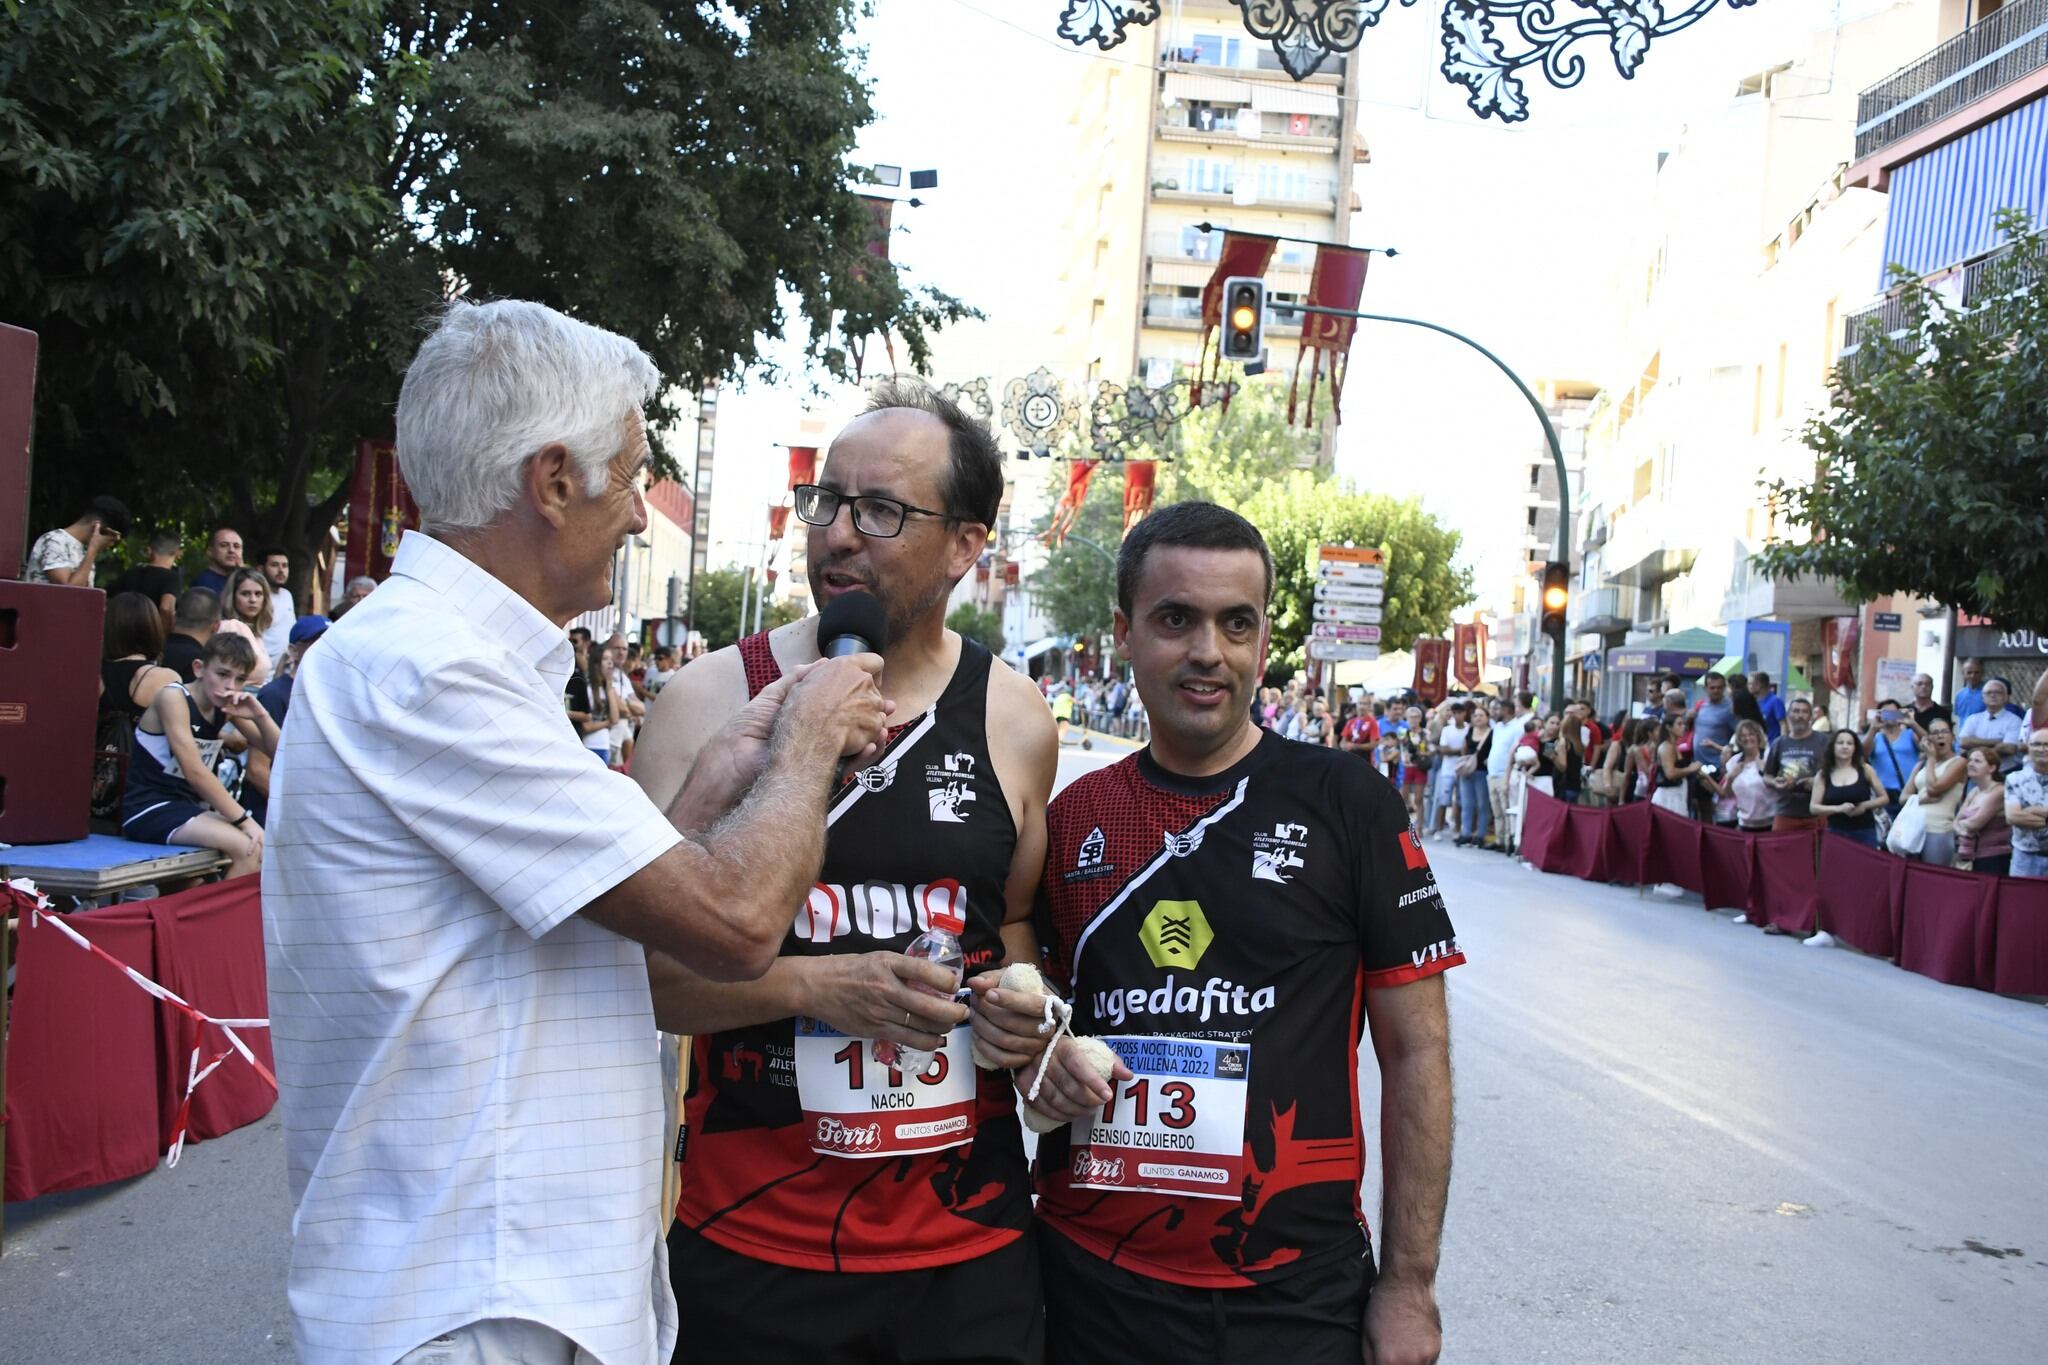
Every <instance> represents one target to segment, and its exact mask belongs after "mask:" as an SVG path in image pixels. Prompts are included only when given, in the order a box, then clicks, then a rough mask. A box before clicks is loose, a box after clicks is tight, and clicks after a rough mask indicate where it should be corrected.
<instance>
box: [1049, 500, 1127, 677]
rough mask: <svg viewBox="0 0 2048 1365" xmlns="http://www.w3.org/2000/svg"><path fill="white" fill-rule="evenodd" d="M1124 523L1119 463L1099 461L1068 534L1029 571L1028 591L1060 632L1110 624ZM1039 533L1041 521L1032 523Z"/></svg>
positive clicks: (1087, 631)
mask: <svg viewBox="0 0 2048 1365" xmlns="http://www.w3.org/2000/svg"><path fill="white" fill-rule="evenodd" d="M1050 486H1051V487H1052V488H1053V495H1054V496H1055V497H1057V496H1058V495H1059V493H1060V492H1062V491H1064V490H1065V488H1066V486H1067V467H1066V466H1065V465H1064V464H1060V463H1057V462H1055V463H1054V464H1053V466H1052V475H1051V485H1050ZM1123 524H1124V472H1123V466H1121V465H1113V464H1105V465H1101V466H1098V467H1097V469H1096V471H1095V475H1094V478H1093V479H1092V480H1091V481H1090V482H1089V485H1088V500H1087V501H1086V502H1084V503H1082V504H1081V512H1080V515H1079V516H1078V517H1076V518H1075V520H1074V525H1073V527H1072V530H1071V531H1070V533H1069V534H1068V536H1067V538H1066V539H1065V540H1063V541H1061V542H1060V543H1059V544H1058V545H1057V546H1055V547H1054V548H1053V551H1052V553H1051V554H1050V555H1048V556H1047V557H1046V561H1045V564H1044V565H1043V566H1042V567H1041V568H1040V569H1039V570H1038V572H1037V573H1034V574H1033V575H1031V592H1032V594H1033V596H1034V597H1035V598H1036V599H1037V602H1038V606H1039V609H1040V610H1042V611H1043V612H1044V613H1045V617H1046V619H1047V620H1048V621H1050V622H1052V628H1053V629H1054V630H1056V631H1058V632H1060V633H1061V634H1062V635H1091V636H1092V635H1101V634H1103V633H1104V632H1106V631H1108V630H1109V628H1110V625H1111V624H1112V622H1111V617H1110V612H1111V609H1112V608H1113V607H1114V606H1115V604H1116V548H1117V542H1118V541H1119V540H1120V539H1121V538H1122V535H1123ZM1034 529H1035V530H1036V531H1037V532H1038V533H1039V534H1043V533H1044V531H1045V526H1044V525H1043V524H1041V525H1039V526H1037V527H1036V528H1034Z"/></svg>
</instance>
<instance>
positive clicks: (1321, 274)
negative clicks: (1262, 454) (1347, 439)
mask: <svg viewBox="0 0 2048 1365" xmlns="http://www.w3.org/2000/svg"><path fill="white" fill-rule="evenodd" d="M1371 259H1372V253H1371V252H1370V251H1359V250H1357V249H1356V248H1354V247H1348V246H1319V247H1317V248H1316V264H1315V270H1314V271H1313V272H1312V273H1311V274H1310V275H1309V280H1308V303H1309V305H1310V306H1311V307H1314V308H1345V309H1350V310H1353V311H1356V310H1357V308H1358V300H1359V296H1360V295H1362V294H1363V293H1364V292H1365V267H1366V265H1367V264H1368V263H1369V262H1370V261H1371ZM1357 330H1358V323H1357V321H1356V320H1355V319H1353V318H1336V317H1331V316H1330V315H1329V314H1328V313H1304V314H1302V324H1301V349H1300V350H1298V351H1296V352H1295V353H1294V377H1293V378H1292V379H1291V380H1289V381H1288V384H1287V420H1288V421H1290V422H1292V421H1293V420H1294V393H1295V389H1296V388H1297V387H1299V385H1300V384H1301V360H1302V357H1303V356H1306V355H1308V354H1309V353H1310V352H1311V351H1313V352H1314V353H1315V354H1314V357H1313V358H1312V359H1311V360H1310V361H1309V370H1308V411H1307V412H1306V413H1305V414H1303V416H1302V425H1303V426H1314V425H1315V414H1316V380H1317V379H1319V378H1320V377H1321V376H1322V375H1323V374H1324V372H1325V367H1326V364H1327V371H1328V374H1329V376H1330V415H1331V416H1332V417H1334V418H1336V419H1337V420H1339V421H1342V420H1343V417H1342V413H1341V411H1340V405H1341V404H1342V403H1343V401H1344V371H1345V369H1346V367H1347V366H1348V365H1349V363H1350V355H1351V338H1352V335H1353V334H1354V333H1355V332H1357Z"/></svg>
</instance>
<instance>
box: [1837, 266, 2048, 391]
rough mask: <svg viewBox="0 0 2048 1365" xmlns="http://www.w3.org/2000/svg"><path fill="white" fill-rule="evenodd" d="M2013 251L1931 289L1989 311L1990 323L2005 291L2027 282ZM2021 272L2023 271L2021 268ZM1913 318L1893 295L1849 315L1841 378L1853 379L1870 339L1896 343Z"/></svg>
mask: <svg viewBox="0 0 2048 1365" xmlns="http://www.w3.org/2000/svg"><path fill="white" fill-rule="evenodd" d="M2013 265H2014V256H2013V248H2012V247H2011V246H2004V247H2000V248H1999V249H1998V250H1997V251H1994V252H1992V253H1991V254H1990V255H1988V256H1985V257H1982V258H1980V259H1978V260H1975V261H1972V262H1970V263H1969V264H1968V265H1966V266H1964V267H1963V268H1962V269H1961V270H1959V271H1955V272H1952V273H1951V274H1949V275H1948V276H1947V277H1946V278H1944V279H1942V280H1940V281H1937V282H1936V283H1935V285H1934V287H1935V288H1936V289H1937V290H1939V291H1940V292H1942V293H1944V294H1947V295H1949V297H1950V298H1952V299H1954V300H1956V301H1957V302H1958V303H1959V304H1960V306H1961V307H1963V308H1970V309H1977V308H1982V309H1988V310H1990V311H1991V317H1992V320H1993V321H1994V322H1995V321H1996V320H1997V317H1998V309H1999V308H2000V306H2001V304H2002V302H2003V300H2004V298H2005V291H2007V290H2010V289H2014V288H2016V287H2018V286H2020V285H2022V284H2025V283H2026V282H2027V279H2026V276H2025V275H2023V274H2021V273H2019V272H2018V271H2016V270H2014V269H2013V268H2012V266H2013ZM2021 269H2023V270H2024V269H2026V267H2022V268H2021ZM1911 323H1912V319H1911V318H1910V317H1909V316H1908V314H1907V309H1906V301H1905V299H1904V298H1903V297H1901V296H1900V295H1897V294H1893V295H1891V296H1889V297H1887V298H1885V299H1882V300H1880V301H1879V302H1878V303H1877V304H1876V306H1874V307H1871V308H1866V309H1864V310H1863V311H1862V312H1860V313H1851V314H1850V315H1849V316H1848V317H1847V318H1846V319H1844V320H1843V324H1842V349H1841V352H1840V354H1839V355H1838V356H1837V362H1838V364H1839V365H1840V368H1841V371H1842V373H1843V374H1844V375H1846V376H1850V377H1853V376H1854V375H1855V374H1856V373H1857V366H1858V363H1859V361H1858V357H1860V356H1861V355H1862V354H1863V348H1864V347H1865V346H1866V345H1868V344H1869V343H1870V341H1871V340H1872V338H1874V337H1877V336H1879V335H1883V336H1888V337H1891V338H1892V339H1893V340H1895V341H1896V340H1899V339H1901V338H1903V337H1905V335H1906V332H1907V329H1908V327H1909V326H1910V325H1911Z"/></svg>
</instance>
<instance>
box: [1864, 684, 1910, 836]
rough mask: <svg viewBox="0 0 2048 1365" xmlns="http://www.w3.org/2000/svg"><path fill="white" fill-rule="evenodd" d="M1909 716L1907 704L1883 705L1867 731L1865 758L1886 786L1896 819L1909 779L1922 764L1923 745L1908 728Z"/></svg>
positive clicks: (1865, 735)
mask: <svg viewBox="0 0 2048 1365" xmlns="http://www.w3.org/2000/svg"><path fill="white" fill-rule="evenodd" d="M1907 714H1908V713H1907V711H1906V708H1905V706H1904V704H1903V703H1900V702H1897V701H1891V700H1886V701H1881V702H1879V703H1878V704H1877V711H1876V713H1875V714H1873V715H1872V716H1871V718H1870V723H1869V725H1867V726H1865V727H1864V731H1863V757H1864V758H1865V759H1866V760H1867V761H1868V762H1869V764H1870V770H1871V771H1872V772H1874V773H1876V774H1877V780H1878V781H1879V782H1881V783H1883V784H1884V792H1885V798H1886V800H1887V801H1888V802H1889V803H1890V804H1889V805H1888V806H1887V809H1888V810H1890V811H1891V813H1892V818H1893V819H1897V818H1898V814H1899V802H1900V800H1901V794H1902V793H1903V792H1904V791H1905V789H1906V778H1907V777H1908V776H1909V775H1910V774H1911V773H1912V771H1913V769H1914V768H1916V767H1918V766H1919V763H1920V743H1919V741H1918V740H1916V739H1915V738H1914V737H1913V732H1912V731H1911V730H1908V729H1907V728H1906V717H1907Z"/></svg>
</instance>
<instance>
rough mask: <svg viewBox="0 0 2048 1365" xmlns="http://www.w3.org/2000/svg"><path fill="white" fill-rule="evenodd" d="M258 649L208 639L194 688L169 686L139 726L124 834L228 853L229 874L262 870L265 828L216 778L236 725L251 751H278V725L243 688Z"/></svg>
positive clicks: (232, 639) (229, 638)
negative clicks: (231, 728)
mask: <svg viewBox="0 0 2048 1365" xmlns="http://www.w3.org/2000/svg"><path fill="white" fill-rule="evenodd" d="M255 666H256V651H255V649H254V647H252V646H251V645H250V643H249V642H248V641H247V640H246V639H244V638H243V637H241V636H240V635H233V634H220V635H216V636H214V637H213V639H212V640H210V641H208V642H207V646H206V652H205V654H204V655H202V656H201V658H200V662H199V674H198V676H197V677H196V678H195V679H194V680H193V681H192V683H191V684H190V685H189V686H188V685H187V684H185V683H180V682H171V683H166V684H165V685H164V686H163V687H162V688H161V689H160V690H159V691H158V692H157V694H156V696H155V698H154V699H153V700H151V702H150V703H149V708H148V709H147V710H146V711H144V712H143V713H142V718H141V719H140V720H138V721H137V722H136V723H135V747H134V750H133V752H132V753H131V755H130V757H129V760H128V790H127V795H126V798H125V801H124V803H123V808H122V809H123V818H122V821H121V833H122V835H123V836H124V837H126V838H129V839H134V840H137V841H139V842H141V843H146V844H191V845H198V846H200V847H202V848H212V849H218V850H220V851H221V852H222V853H225V854H227V855H228V875H229V876H230V877H239V876H242V875H244V874H246V873H250V872H255V871H257V870H258V869H259V868H261V867H262V865H263V830H262V827H261V826H259V825H258V824H257V823H256V821H255V819H254V818H253V817H252V816H250V814H249V812H248V811H246V810H244V809H243V808H242V806H241V803H240V802H238V801H236V800H235V798H234V797H233V796H232V795H230V794H229V792H228V789H227V788H226V787H225V786H223V785H222V784H221V780H220V778H218V777H216V776H215V775H214V766H215V764H216V763H218V762H219V760H220V757H221V749H222V747H223V744H224V739H223V736H222V732H223V731H224V730H225V728H226V727H227V725H228V724H229V722H233V724H234V727H235V729H236V730H237V731H239V732H240V733H241V735H242V737H243V739H245V740H247V741H248V744H249V747H250V748H252V749H256V750H259V751H260V752H262V753H264V754H269V755H275V754H276V752H277V724H276V722H274V721H272V720H271V719H270V714H269V713H268V712H267V711H265V710H264V709H263V708H262V707H261V706H259V705H258V704H257V702H256V698H255V696H254V695H252V694H251V693H249V692H247V691H245V690H244V689H245V688H246V687H247V685H248V681H249V674H250V671H251V670H252V669H254V668H255Z"/></svg>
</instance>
